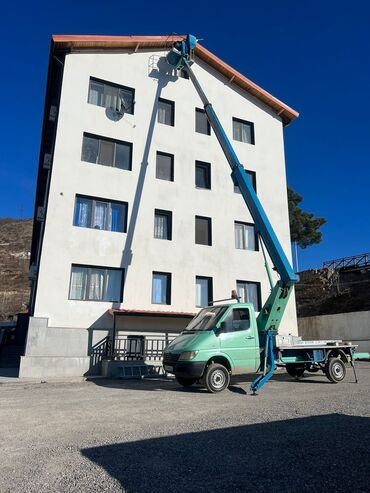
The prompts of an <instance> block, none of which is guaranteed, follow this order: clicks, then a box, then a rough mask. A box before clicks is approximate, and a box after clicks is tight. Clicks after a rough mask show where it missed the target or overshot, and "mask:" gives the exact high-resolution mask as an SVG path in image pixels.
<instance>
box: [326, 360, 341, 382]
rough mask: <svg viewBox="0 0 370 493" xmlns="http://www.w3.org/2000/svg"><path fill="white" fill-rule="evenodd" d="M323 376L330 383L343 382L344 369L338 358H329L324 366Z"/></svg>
mask: <svg viewBox="0 0 370 493" xmlns="http://www.w3.org/2000/svg"><path fill="white" fill-rule="evenodd" d="M325 375H326V377H327V378H328V380H330V381H331V382H332V383H338V382H341V381H342V380H344V377H345V376H346V367H345V364H344V363H343V361H342V360H341V359H340V358H329V360H328V361H327V363H326V365H325Z"/></svg>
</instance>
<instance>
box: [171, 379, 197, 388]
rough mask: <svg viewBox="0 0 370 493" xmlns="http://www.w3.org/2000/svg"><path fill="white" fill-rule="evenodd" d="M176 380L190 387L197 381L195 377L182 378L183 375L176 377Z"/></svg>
mask: <svg viewBox="0 0 370 493" xmlns="http://www.w3.org/2000/svg"><path fill="white" fill-rule="evenodd" d="M176 380H177V383H179V384H180V385H182V386H183V387H190V386H191V385H193V384H194V383H195V382H196V381H197V379H196V378H184V377H176Z"/></svg>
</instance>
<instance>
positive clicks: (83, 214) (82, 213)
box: [76, 198, 91, 228]
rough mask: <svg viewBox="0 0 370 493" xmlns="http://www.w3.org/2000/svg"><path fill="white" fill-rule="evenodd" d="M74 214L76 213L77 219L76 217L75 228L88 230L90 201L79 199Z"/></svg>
mask: <svg viewBox="0 0 370 493" xmlns="http://www.w3.org/2000/svg"><path fill="white" fill-rule="evenodd" d="M76 212H77V217H76V223H77V226H81V227H82V228H89V227H90V218H91V200H88V199H80V198H79V199H78V200H77V211H76Z"/></svg>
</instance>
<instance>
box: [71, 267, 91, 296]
mask: <svg viewBox="0 0 370 493" xmlns="http://www.w3.org/2000/svg"><path fill="white" fill-rule="evenodd" d="M86 286H87V269H86V268H85V267H72V275H71V286H70V289H69V298H70V299H72V300H84V299H85V298H86Z"/></svg>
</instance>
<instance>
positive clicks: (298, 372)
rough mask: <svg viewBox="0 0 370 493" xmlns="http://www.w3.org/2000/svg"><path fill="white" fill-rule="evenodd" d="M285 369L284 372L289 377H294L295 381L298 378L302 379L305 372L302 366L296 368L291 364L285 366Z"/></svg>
mask: <svg viewBox="0 0 370 493" xmlns="http://www.w3.org/2000/svg"><path fill="white" fill-rule="evenodd" d="M285 368H286V371H287V372H288V373H289V375H290V376H291V377H294V378H295V379H297V380H298V379H299V378H302V377H303V373H304V371H305V367H304V366H297V365H293V364H291V363H290V364H288V365H285Z"/></svg>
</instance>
